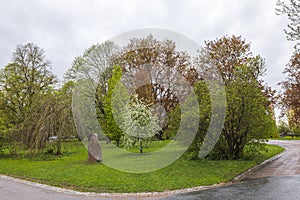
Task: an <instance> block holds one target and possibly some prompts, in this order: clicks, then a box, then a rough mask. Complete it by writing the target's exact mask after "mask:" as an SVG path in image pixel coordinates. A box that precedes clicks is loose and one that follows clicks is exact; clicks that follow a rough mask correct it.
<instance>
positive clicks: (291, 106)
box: [280, 52, 300, 127]
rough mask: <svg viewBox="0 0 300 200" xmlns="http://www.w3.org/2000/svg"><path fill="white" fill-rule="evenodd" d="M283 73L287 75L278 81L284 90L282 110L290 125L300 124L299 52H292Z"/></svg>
mask: <svg viewBox="0 0 300 200" xmlns="http://www.w3.org/2000/svg"><path fill="white" fill-rule="evenodd" d="M284 73H285V74H287V77H286V79H285V80H284V81H283V82H281V83H280V84H281V86H282V88H283V90H284V91H283V94H282V108H283V109H282V111H283V114H286V115H287V117H288V120H289V125H290V126H291V127H295V126H300V96H299V94H300V53H296V52H295V53H294V55H293V56H292V58H291V60H290V62H289V64H288V65H287V67H286V68H285V70H284Z"/></svg>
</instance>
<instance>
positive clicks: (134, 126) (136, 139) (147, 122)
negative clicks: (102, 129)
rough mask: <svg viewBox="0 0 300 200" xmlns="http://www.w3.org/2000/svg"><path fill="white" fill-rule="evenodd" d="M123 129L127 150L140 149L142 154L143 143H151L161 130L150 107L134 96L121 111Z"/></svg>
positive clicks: (124, 143)
mask: <svg viewBox="0 0 300 200" xmlns="http://www.w3.org/2000/svg"><path fill="white" fill-rule="evenodd" d="M121 118H122V123H121V128H122V130H123V131H124V133H125V134H124V136H123V145H124V147H125V148H132V147H139V148H140V153H142V149H143V142H146V141H149V140H150V139H151V138H153V136H154V135H155V134H156V133H157V132H158V131H159V130H160V126H159V125H158V118H157V116H156V115H155V114H153V113H152V111H151V108H150V106H149V105H147V104H145V103H144V102H142V101H141V100H139V99H138V96H137V95H133V97H132V100H131V101H129V102H128V103H126V104H125V105H124V108H123V109H122V111H121Z"/></svg>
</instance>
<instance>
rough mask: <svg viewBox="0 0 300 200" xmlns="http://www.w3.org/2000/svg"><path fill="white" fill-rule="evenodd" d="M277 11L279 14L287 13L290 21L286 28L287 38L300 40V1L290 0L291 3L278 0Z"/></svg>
mask: <svg viewBox="0 0 300 200" xmlns="http://www.w3.org/2000/svg"><path fill="white" fill-rule="evenodd" d="M276 5H277V8H276V13H277V14H278V15H283V14H286V15H287V16H288V19H289V20H290V23H289V24H288V26H287V27H288V28H287V29H285V30H284V32H285V34H286V36H287V39H288V40H290V41H296V40H300V14H299V13H300V2H299V1H298V0H289V5H287V4H286V3H285V2H283V1H280V0H278V1H277V3H276Z"/></svg>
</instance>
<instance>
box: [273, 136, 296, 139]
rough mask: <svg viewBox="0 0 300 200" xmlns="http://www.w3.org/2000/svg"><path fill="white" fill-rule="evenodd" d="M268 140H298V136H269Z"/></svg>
mask: <svg viewBox="0 0 300 200" xmlns="http://www.w3.org/2000/svg"><path fill="white" fill-rule="evenodd" d="M269 140H300V137H292V136H285V137H279V138H270V139H269Z"/></svg>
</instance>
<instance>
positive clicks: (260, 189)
mask: <svg viewBox="0 0 300 200" xmlns="http://www.w3.org/2000/svg"><path fill="white" fill-rule="evenodd" d="M201 199H203V200H219V199H220V200H229V199H232V200H248V199H249V200H250V199H251V200H256V199H257V200H267V199H268V200H297V199H300V175H294V176H278V177H276V176H275V177H268V178H258V179H249V180H246V181H242V182H239V183H236V184H232V185H229V186H225V187H219V188H215V189H209V190H203V191H197V192H191V193H186V194H180V195H176V196H171V197H168V198H165V200H201Z"/></svg>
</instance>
